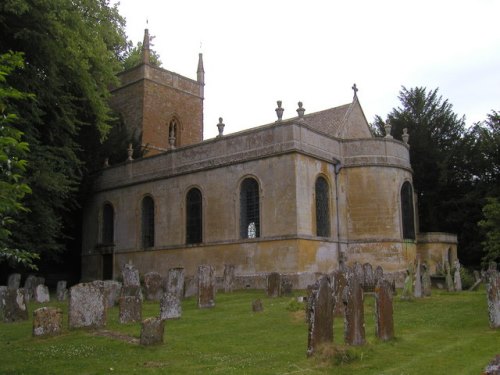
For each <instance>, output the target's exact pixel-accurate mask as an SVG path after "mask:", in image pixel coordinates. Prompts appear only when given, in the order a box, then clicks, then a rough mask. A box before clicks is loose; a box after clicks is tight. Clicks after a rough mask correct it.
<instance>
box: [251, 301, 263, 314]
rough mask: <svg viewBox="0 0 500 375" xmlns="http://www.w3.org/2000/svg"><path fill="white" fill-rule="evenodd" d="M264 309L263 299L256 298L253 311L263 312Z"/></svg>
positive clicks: (253, 302)
mask: <svg viewBox="0 0 500 375" xmlns="http://www.w3.org/2000/svg"><path fill="white" fill-rule="evenodd" d="M263 310H264V306H263V305H262V301H261V300H260V299H256V300H254V301H252V311H253V312H261V311H263Z"/></svg>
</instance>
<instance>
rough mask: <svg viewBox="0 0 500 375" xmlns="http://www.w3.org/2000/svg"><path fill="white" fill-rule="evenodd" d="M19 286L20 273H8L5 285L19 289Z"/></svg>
mask: <svg viewBox="0 0 500 375" xmlns="http://www.w3.org/2000/svg"><path fill="white" fill-rule="evenodd" d="M20 286H21V274H20V273H12V274H10V275H9V279H8V281H7V287H8V288H9V289H12V290H16V289H19V287H20Z"/></svg>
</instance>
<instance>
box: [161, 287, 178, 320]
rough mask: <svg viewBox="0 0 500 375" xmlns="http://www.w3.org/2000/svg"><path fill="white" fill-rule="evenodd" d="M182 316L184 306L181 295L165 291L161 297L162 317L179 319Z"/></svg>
mask: <svg viewBox="0 0 500 375" xmlns="http://www.w3.org/2000/svg"><path fill="white" fill-rule="evenodd" d="M181 316H182V306H181V300H180V299H179V296H178V295H177V294H175V293H169V292H165V293H163V296H162V297H161V299H160V319H163V320H165V319H179V318H180V317H181Z"/></svg>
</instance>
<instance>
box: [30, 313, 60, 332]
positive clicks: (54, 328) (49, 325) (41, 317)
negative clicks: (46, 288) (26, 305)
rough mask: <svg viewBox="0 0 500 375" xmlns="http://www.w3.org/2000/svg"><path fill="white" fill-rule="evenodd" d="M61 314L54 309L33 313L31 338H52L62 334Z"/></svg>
mask: <svg viewBox="0 0 500 375" xmlns="http://www.w3.org/2000/svg"><path fill="white" fill-rule="evenodd" d="M62 325H63V312H62V310H61V309H58V308H56V307H40V308H39V309H36V310H35V311H33V336H54V335H59V334H61V332H62Z"/></svg>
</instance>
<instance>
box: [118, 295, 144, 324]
mask: <svg viewBox="0 0 500 375" xmlns="http://www.w3.org/2000/svg"><path fill="white" fill-rule="evenodd" d="M118 305H119V309H120V314H119V319H120V323H133V322H140V321H141V320H142V301H141V299H140V298H139V297H137V296H124V297H120V299H119V303H118Z"/></svg>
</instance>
